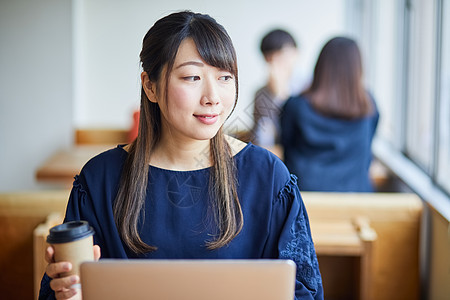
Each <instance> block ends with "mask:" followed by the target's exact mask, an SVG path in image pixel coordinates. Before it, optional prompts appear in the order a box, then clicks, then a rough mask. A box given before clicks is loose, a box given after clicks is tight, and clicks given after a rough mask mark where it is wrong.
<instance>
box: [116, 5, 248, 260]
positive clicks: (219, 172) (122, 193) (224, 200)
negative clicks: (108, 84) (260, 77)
mask: <svg viewBox="0 0 450 300" xmlns="http://www.w3.org/2000/svg"><path fill="white" fill-rule="evenodd" d="M186 38H192V40H193V41H194V43H195V45H196V46H197V50H198V52H199V54H200V56H201V57H202V59H203V60H204V61H205V62H206V63H207V64H209V65H211V66H214V67H217V68H220V69H224V70H227V71H229V72H230V73H231V74H233V76H234V77H235V82H236V98H235V99H236V101H237V95H238V70H237V59H236V53H235V50H234V47H233V44H232V41H231V38H230V37H229V36H228V34H227V32H226V31H225V29H224V28H223V27H222V26H221V25H220V24H218V23H217V22H216V21H215V20H214V19H213V18H211V17H210V16H208V15H204V14H197V13H193V12H190V11H183V12H177V13H173V14H170V15H168V16H166V17H164V18H162V19H160V20H158V21H157V22H156V23H155V24H154V25H153V26H152V28H150V30H149V31H148V32H147V34H146V35H145V37H144V40H143V46H142V51H141V54H140V58H141V63H142V68H143V71H144V72H146V73H147V74H148V76H149V79H150V81H151V82H155V83H160V82H161V81H162V80H164V82H165V84H163V85H162V86H165V89H166V90H165V91H164V93H163V94H162V95H164V97H165V96H166V95H167V87H168V81H169V76H170V72H171V70H172V68H173V63H174V60H175V57H176V54H177V51H178V48H179V46H180V44H181V42H182V41H183V40H185V39H186ZM164 67H166V70H167V72H164V73H165V76H164V78H161V77H162V76H161V74H163V73H162V70H163V68H164ZM159 86H160V85H159ZM236 101H235V106H236ZM166 103H167V102H166ZM233 109H234V108H233ZM140 110H141V112H140V120H139V133H138V136H137V138H136V140H135V141H134V142H132V143H131V145H130V148H129V153H128V157H127V159H126V161H125V164H124V168H123V172H122V177H121V182H120V186H119V190H118V194H117V197H116V200H115V202H114V218H115V222H116V225H117V228H118V230H119V233H120V236H121V238H122V240H123V242H124V243H125V244H126V245H127V246H128V247H129V248H130V249H131V250H132V251H133V252H135V253H145V252H149V251H154V250H156V249H157V248H156V247H157V245H148V244H146V243H145V242H144V241H143V240H142V239H141V238H140V235H139V229H138V222H139V220H143V219H144V216H143V214H144V210H143V206H144V203H145V198H146V189H147V184H148V172H149V161H150V155H151V153H152V151H153V149H154V148H155V146H156V144H157V143H158V141H159V139H160V136H161V113H160V108H159V106H158V104H156V103H153V102H151V101H149V99H148V97H147V96H146V94H145V92H144V89H143V88H141V106H140ZM210 153H211V160H212V163H213V166H212V170H211V176H210V184H209V187H210V191H211V197H210V199H211V202H212V203H211V205H210V206H211V207H212V208H213V209H212V210H213V211H214V212H215V214H214V220H215V222H216V225H217V233H215V234H216V236H215V239H214V240H211V241H205V242H206V246H207V247H208V248H209V249H217V248H220V247H222V246H224V245H226V244H227V243H229V242H230V241H231V240H232V239H233V238H234V237H235V236H236V235H237V234H238V233H239V232H240V230H241V229H242V226H243V215H242V210H241V206H240V203H239V199H238V196H237V190H236V170H235V166H234V160H233V156H232V152H231V148H230V146H229V144H228V143H227V142H226V140H225V138H224V135H223V131H222V128H221V129H219V131H218V133H217V134H216V136H214V137H213V138H212V140H211V142H210Z"/></svg>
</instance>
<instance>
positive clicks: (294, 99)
mask: <svg viewBox="0 0 450 300" xmlns="http://www.w3.org/2000/svg"><path fill="white" fill-rule="evenodd" d="M303 106H309V101H308V98H307V97H306V96H305V95H304V94H300V95H297V96H291V97H290V98H289V99H288V100H286V103H285V104H284V110H287V111H289V110H291V109H295V108H300V107H303Z"/></svg>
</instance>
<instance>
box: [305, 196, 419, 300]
mask: <svg viewBox="0 0 450 300" xmlns="http://www.w3.org/2000/svg"><path fill="white" fill-rule="evenodd" d="M302 197H303V200H304V202H305V205H306V208H307V211H308V215H309V218H310V220H311V224H314V222H321V221H322V222H323V221H324V220H342V219H345V220H354V219H355V218H358V217H364V218H366V219H367V220H368V222H369V223H370V227H371V228H373V229H374V230H375V232H376V235H377V239H376V246H375V247H374V250H373V267H372V272H373V274H372V276H371V278H372V279H371V283H370V285H371V288H370V290H371V295H370V297H369V298H370V299H384V300H389V299H411V300H415V299H417V300H418V299H419V297H420V280H419V248H420V247H419V240H420V226H421V214H422V201H421V199H420V198H419V197H418V196H417V195H415V194H406V193H370V194H367V193H355V194H352V193H318V192H317V193H316V192H303V193H302ZM338 272H339V271H338Z"/></svg>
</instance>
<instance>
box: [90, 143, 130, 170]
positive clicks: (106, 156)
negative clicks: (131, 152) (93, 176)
mask: <svg viewBox="0 0 450 300" xmlns="http://www.w3.org/2000/svg"><path fill="white" fill-rule="evenodd" d="M127 155H128V153H127V151H126V150H125V149H124V145H118V146H117V147H115V148H111V149H108V150H105V151H103V152H101V153H100V154H97V155H96V156H94V157H92V158H91V159H90V160H89V161H88V162H87V163H86V164H85V165H84V166H83V169H82V172H84V173H86V172H88V173H99V172H104V171H105V169H107V170H111V169H115V168H122V166H123V163H124V162H125V159H126V157H127Z"/></svg>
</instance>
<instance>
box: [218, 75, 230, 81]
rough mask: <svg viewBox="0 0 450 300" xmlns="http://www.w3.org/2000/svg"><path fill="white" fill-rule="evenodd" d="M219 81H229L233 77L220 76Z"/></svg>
mask: <svg viewBox="0 0 450 300" xmlns="http://www.w3.org/2000/svg"><path fill="white" fill-rule="evenodd" d="M219 79H220V80H223V81H230V80H231V79H233V76H231V75H224V76H221V77H220V78H219Z"/></svg>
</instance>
